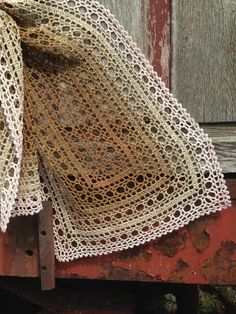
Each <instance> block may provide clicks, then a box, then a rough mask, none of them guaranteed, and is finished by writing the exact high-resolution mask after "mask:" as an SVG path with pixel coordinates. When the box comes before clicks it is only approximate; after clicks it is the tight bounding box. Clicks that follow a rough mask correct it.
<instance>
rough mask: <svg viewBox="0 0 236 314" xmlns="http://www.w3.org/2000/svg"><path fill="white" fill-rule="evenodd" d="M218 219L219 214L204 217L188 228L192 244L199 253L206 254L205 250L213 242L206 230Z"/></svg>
mask: <svg viewBox="0 0 236 314" xmlns="http://www.w3.org/2000/svg"><path fill="white" fill-rule="evenodd" d="M218 217H219V215H218V214H212V215H210V216H203V217H201V218H199V219H198V220H197V221H195V222H192V223H190V224H189V225H188V226H187V229H188V231H189V234H190V237H191V240H192V243H193V245H194V247H195V248H196V250H197V251H198V252H200V253H201V252H204V250H205V249H206V248H207V247H208V245H209V243H210V241H211V236H210V234H209V233H208V232H207V230H206V228H207V226H209V225H210V224H213V223H215V222H216V221H217V218H218Z"/></svg>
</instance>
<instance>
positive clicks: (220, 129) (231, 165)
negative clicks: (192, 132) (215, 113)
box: [203, 123, 236, 173]
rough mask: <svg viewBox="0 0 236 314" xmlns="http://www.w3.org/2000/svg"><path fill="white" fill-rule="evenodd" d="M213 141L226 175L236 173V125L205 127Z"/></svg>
mask: <svg viewBox="0 0 236 314" xmlns="http://www.w3.org/2000/svg"><path fill="white" fill-rule="evenodd" d="M203 128H204V131H205V132H206V133H208V135H209V137H210V138H211V139H212V141H213V145H214V147H215V150H216V153H217V156H218V158H219V161H220V164H221V167H222V169H223V172H224V173H236V124H234V123H232V124H215V125H205V126H203Z"/></svg>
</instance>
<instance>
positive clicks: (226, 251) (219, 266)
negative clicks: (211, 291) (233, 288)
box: [202, 241, 236, 285]
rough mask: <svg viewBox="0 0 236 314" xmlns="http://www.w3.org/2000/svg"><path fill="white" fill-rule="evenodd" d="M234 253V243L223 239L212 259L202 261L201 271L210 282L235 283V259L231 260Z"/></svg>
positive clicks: (235, 250)
mask: <svg viewBox="0 0 236 314" xmlns="http://www.w3.org/2000/svg"><path fill="white" fill-rule="evenodd" d="M235 253H236V243H235V242H233V241H224V242H222V243H221V246H220V248H219V250H217V251H216V253H215V254H214V256H213V258H212V259H206V260H205V261H204V262H203V263H202V273H203V275H204V276H205V277H206V278H207V281H208V282H209V283H211V284H227V285H230V284H235V282H236V260H232V257H233V255H234V254H235Z"/></svg>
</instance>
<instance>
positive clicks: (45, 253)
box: [38, 201, 55, 290]
mask: <svg viewBox="0 0 236 314" xmlns="http://www.w3.org/2000/svg"><path fill="white" fill-rule="evenodd" d="M38 237H39V268H40V277H41V289H42V290H51V289H54V288H55V256H54V241H53V213H52V202H51V201H48V202H43V210H42V211H41V212H40V213H39V215H38Z"/></svg>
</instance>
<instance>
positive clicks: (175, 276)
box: [168, 259, 189, 283]
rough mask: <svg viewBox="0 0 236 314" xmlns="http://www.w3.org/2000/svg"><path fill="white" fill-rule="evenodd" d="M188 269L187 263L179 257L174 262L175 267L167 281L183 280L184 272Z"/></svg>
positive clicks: (180, 281)
mask: <svg viewBox="0 0 236 314" xmlns="http://www.w3.org/2000/svg"><path fill="white" fill-rule="evenodd" d="M188 270H189V265H188V264H187V263H186V262H185V261H184V260H182V259H179V260H178V261H177V263H176V267H175V269H173V270H172V272H171V274H170V277H169V279H168V281H170V282H176V283H177V282H178V283H182V282H183V276H184V274H185V273H186V272H187V271H188Z"/></svg>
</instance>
